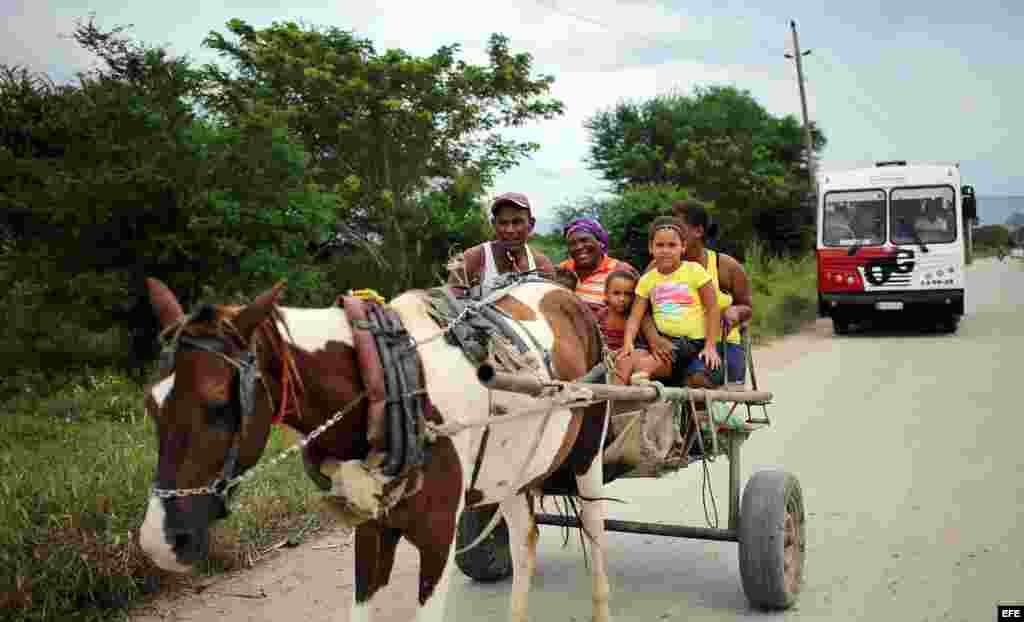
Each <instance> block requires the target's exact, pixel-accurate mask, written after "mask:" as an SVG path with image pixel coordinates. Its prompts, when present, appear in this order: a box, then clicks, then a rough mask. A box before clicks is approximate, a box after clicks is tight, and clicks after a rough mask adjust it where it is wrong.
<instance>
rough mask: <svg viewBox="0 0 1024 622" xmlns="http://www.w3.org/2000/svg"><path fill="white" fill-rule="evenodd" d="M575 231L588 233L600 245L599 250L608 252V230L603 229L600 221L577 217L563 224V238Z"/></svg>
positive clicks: (567, 237)
mask: <svg viewBox="0 0 1024 622" xmlns="http://www.w3.org/2000/svg"><path fill="white" fill-rule="evenodd" d="M577 231H580V232H582V233H589V234H590V235H592V236H594V237H595V238H597V242H598V244H600V245H601V252H602V253H605V254H607V253H608V232H607V231H605V230H604V227H602V226H601V223H599V222H597V221H596V220H591V219H590V218H577V219H576V220H574V221H572V222H571V223H569V224H568V225H566V226H565V229H564V231H563V232H564V235H565V239H569V236H570V235H572V234H574V233H576V232H577Z"/></svg>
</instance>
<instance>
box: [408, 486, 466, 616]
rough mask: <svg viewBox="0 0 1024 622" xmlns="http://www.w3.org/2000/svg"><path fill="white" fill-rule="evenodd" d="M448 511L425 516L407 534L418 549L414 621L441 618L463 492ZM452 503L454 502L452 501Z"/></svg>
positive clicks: (452, 559)
mask: <svg viewBox="0 0 1024 622" xmlns="http://www.w3.org/2000/svg"><path fill="white" fill-rule="evenodd" d="M456 498H457V499H459V501H458V505H457V506H456V507H454V508H452V510H453V511H452V512H451V513H445V515H443V516H438V514H437V513H434V514H433V515H432V516H430V517H428V518H427V520H426V521H424V523H423V524H421V525H419V529H416V530H414V531H412V532H411V533H410V534H409V535H408V537H409V541H410V542H412V543H413V544H414V545H415V546H416V548H418V549H419V551H420V588H419V608H418V609H417V610H416V620H417V622H441V621H442V620H444V612H445V604H446V602H447V599H448V588H449V585H448V584H449V582H450V581H451V574H452V566H454V565H455V549H456V547H455V526H456V525H457V524H458V517H459V514H460V513H461V512H462V506H463V502H462V495H458V497H456ZM453 505H454V504H453Z"/></svg>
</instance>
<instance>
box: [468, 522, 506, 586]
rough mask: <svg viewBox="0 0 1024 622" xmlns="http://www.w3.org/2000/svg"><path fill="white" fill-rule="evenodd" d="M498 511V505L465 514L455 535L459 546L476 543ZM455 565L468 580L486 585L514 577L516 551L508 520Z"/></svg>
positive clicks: (498, 525)
mask: <svg viewBox="0 0 1024 622" xmlns="http://www.w3.org/2000/svg"><path fill="white" fill-rule="evenodd" d="M497 511H498V506H497V505H491V506H484V507H480V508H473V509H470V510H466V511H464V512H463V513H462V517H461V518H460V519H459V526H458V529H456V532H455V547H456V548H457V549H461V548H463V547H465V546H468V545H469V544H471V543H472V542H473V541H474V540H476V538H477V536H479V535H480V533H481V532H483V530H484V528H486V527H487V525H488V524H490V522H491V517H493V516H494V513H495V512H497ZM455 564H456V565H457V566H458V567H459V570H461V571H462V573H463V574H465V575H466V576H467V577H469V578H470V579H473V580H474V581H480V582H482V583H493V582H495V581H501V580H502V579H506V578H508V577H510V576H512V551H511V550H510V549H509V543H508V525H506V524H505V519H504V518H502V519H501V520H500V521H499V522H498V524H497V525H496V526H495V527H494V529H493V530H492V531H491V533H490V534H488V536H487V538H485V539H484V541H483V542H481V543H480V544H478V545H476V546H475V547H473V548H471V549H470V550H468V551H466V552H465V553H460V554H458V555H456V556H455Z"/></svg>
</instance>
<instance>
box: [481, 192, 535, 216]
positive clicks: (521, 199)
mask: <svg viewBox="0 0 1024 622" xmlns="http://www.w3.org/2000/svg"><path fill="white" fill-rule="evenodd" d="M505 203H511V204H513V205H515V206H517V207H521V208H522V209H524V210H526V211H528V212H530V215H531V216H532V215H533V209H532V208H531V207H530V200H529V199H527V198H526V195H525V194H523V193H521V192H506V193H504V194H499V195H498V196H496V197H495V198H494V200H493V201H491V213H492V214H493V213H494V212H495V211H497V209H498V208H499V207H501V206H502V205H503V204H505Z"/></svg>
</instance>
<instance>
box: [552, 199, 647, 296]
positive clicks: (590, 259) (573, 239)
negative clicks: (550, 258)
mask: <svg viewBox="0 0 1024 622" xmlns="http://www.w3.org/2000/svg"><path fill="white" fill-rule="evenodd" d="M562 233H563V235H564V236H565V243H566V245H567V246H568V250H569V259H566V260H565V261H563V262H562V263H560V264H558V267H559V268H564V269H566V270H570V271H572V272H573V273H575V274H576V277H577V278H578V279H579V281H578V282H577V284H576V295H577V296H579V297H580V298H581V299H583V300H584V301H585V302H586V303H587V304H589V305H590V306H591V308H593V309H594V311H595V312H600V311H602V310H603V309H604V307H605V297H604V289H605V287H604V286H605V280H606V279H607V278H608V275H609V274H611V273H612V272H632V273H634V274H639V273H638V272H637V270H636V268H634V267H633V266H631V265H629V264H628V263H626V262H625V261H622V260H621V259H612V258H611V257H609V256H608V232H607V231H605V230H604V227H602V226H601V223H599V222H597V221H596V220H592V219H590V218H577V219H576V220H574V221H572V222H571V223H569V224H568V225H566V227H565V229H563V231H562Z"/></svg>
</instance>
